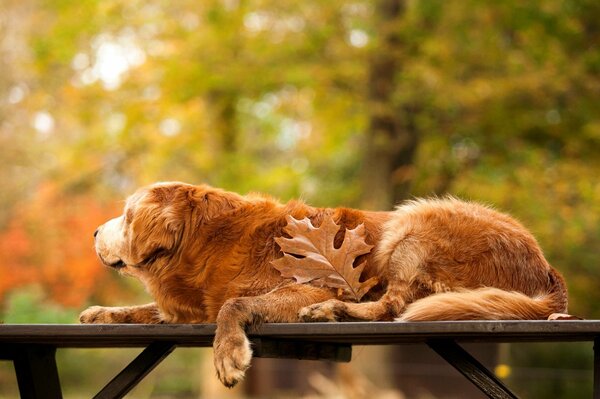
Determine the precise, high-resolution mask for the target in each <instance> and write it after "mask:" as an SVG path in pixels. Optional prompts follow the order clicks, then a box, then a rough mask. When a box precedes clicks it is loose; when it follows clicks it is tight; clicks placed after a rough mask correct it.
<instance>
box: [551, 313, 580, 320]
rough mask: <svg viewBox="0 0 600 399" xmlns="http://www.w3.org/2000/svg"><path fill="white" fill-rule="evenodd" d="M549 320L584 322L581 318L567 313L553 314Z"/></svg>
mask: <svg viewBox="0 0 600 399" xmlns="http://www.w3.org/2000/svg"><path fill="white" fill-rule="evenodd" d="M548 320H583V319H582V318H581V317H578V316H573V315H570V314H567V313H552V314H551V315H550V316H548Z"/></svg>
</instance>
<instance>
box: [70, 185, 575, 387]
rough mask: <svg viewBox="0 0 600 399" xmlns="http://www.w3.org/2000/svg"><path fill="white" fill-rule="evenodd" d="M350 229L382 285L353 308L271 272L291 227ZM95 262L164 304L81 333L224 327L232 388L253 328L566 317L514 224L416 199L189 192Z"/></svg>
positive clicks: (153, 208)
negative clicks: (373, 207) (355, 203)
mask: <svg viewBox="0 0 600 399" xmlns="http://www.w3.org/2000/svg"><path fill="white" fill-rule="evenodd" d="M287 216H292V217H294V218H296V219H302V218H308V219H309V220H310V221H311V222H312V224H313V225H314V226H320V224H321V223H322V221H323V220H324V218H325V217H331V218H333V220H334V221H335V222H336V224H338V225H339V226H340V231H339V232H338V234H337V235H336V236H335V245H336V246H337V247H339V245H340V244H341V242H342V241H343V236H344V232H345V231H346V230H349V229H354V228H356V227H357V226H358V225H360V224H363V225H364V228H365V241H366V243H367V244H369V245H373V246H374V247H373V249H372V250H371V252H370V253H368V254H365V255H362V256H361V258H362V259H360V261H361V262H362V261H364V262H365V267H364V269H363V271H362V280H363V281H364V280H367V279H369V278H371V277H376V278H378V279H379V283H378V284H377V285H376V286H375V287H373V289H371V290H370V291H369V292H368V293H367V294H366V295H365V296H364V297H363V299H362V300H361V301H360V302H358V303H356V302H348V301H342V300H340V299H338V297H337V290H336V289H333V288H330V287H327V286H316V285H311V284H310V283H307V284H297V283H295V281H294V280H292V279H287V278H284V277H282V276H281V274H280V272H279V271H278V270H276V269H275V268H274V267H273V265H272V264H271V262H272V261H273V260H275V259H278V258H280V257H282V253H281V248H280V247H279V246H278V244H277V243H276V241H275V239H276V238H277V237H282V236H285V232H284V229H285V226H286V223H287V222H286V217H287ZM94 237H95V249H96V252H97V255H98V257H99V258H100V260H101V261H102V263H104V264H105V265H107V266H110V267H112V268H114V269H117V270H118V271H119V272H120V273H122V274H125V275H131V276H134V277H137V278H138V279H139V280H141V281H142V283H143V284H144V285H145V287H146V289H147V290H148V292H149V293H150V294H151V295H152V296H153V298H154V299H155V302H153V303H151V304H146V305H141V306H132V307H101V306H93V307H91V308H88V309H87V310H85V311H83V312H82V314H81V316H80V321H81V322H82V323H215V322H216V324H217V329H216V333H215V339H214V344H213V347H214V357H215V368H216V371H217V375H218V377H219V379H220V380H221V382H223V384H224V385H226V386H228V387H232V386H234V385H235V384H236V383H237V382H239V381H240V380H241V379H243V377H244V373H245V371H246V369H247V368H248V367H249V365H250V360H251V357H252V351H251V347H250V342H249V341H248V338H247V337H246V334H245V329H246V328H248V327H250V326H252V325H256V324H258V323H262V322H299V321H305V322H311V321H344V320H354V321H356V320H371V321H375V320H388V321H391V320H401V321H422V320H469V319H482V320H507V319H546V318H547V317H548V316H549V315H550V314H552V313H562V312H566V309H567V289H566V286H565V282H564V280H563V278H562V276H561V275H560V273H559V272H558V271H556V270H555V269H553V268H552V267H551V266H550V265H549V264H548V262H547V261H546V259H545V258H544V255H543V253H542V250H541V249H540V247H539V245H538V243H537V242H536V240H535V239H534V238H533V236H532V235H531V234H530V233H529V232H528V231H527V230H526V229H525V228H524V227H523V226H522V225H521V224H520V223H519V222H517V221H516V220H515V219H513V218H511V217H510V216H507V215H505V214H502V213H499V212H497V211H495V210H493V209H491V208H489V207H487V206H483V205H480V204H477V203H473V202H465V201H461V200H459V199H456V198H452V197H447V198H433V199H417V200H413V201H408V202H406V203H404V204H402V205H400V206H399V207H397V208H396V210H394V211H392V212H372V211H362V210H355V209H349V208H335V209H333V208H315V207H311V206H309V205H306V204H305V203H303V202H302V201H290V202H288V203H285V204H282V203H280V202H278V201H276V200H275V199H273V198H271V197H269V196H265V195H259V194H249V195H246V196H242V195H238V194H236V193H232V192H227V191H224V190H221V189H217V188H212V187H209V186H207V185H199V186H194V185H189V184H184V183H178V182H169V183H156V184H153V185H150V186H148V187H144V188H141V189H140V190H138V191H137V192H136V193H134V194H133V195H132V196H130V197H129V198H128V199H127V201H126V204H125V207H124V212H123V215H121V216H119V217H117V218H115V219H112V220H110V221H108V222H107V223H106V224H104V225H102V226H100V227H99V228H98V230H96V232H95V233H94Z"/></svg>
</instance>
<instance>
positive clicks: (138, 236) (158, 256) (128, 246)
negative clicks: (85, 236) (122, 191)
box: [94, 183, 243, 274]
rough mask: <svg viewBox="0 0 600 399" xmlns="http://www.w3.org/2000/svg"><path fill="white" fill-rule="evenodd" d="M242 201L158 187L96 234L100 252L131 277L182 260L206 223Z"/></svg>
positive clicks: (185, 187) (209, 191) (132, 200)
mask: <svg viewBox="0 0 600 399" xmlns="http://www.w3.org/2000/svg"><path fill="white" fill-rule="evenodd" d="M242 198H243V197H240V196H238V195H237V194H234V193H229V192H225V191H222V190H218V189H214V188H211V187H209V186H204V185H202V186H192V185H189V184H184V183H157V184H153V185H151V186H148V187H144V188H142V189H140V190H138V191H137V192H136V193H135V194H133V195H132V196H130V197H129V198H128V199H127V201H126V203H125V208H124V211H123V215H121V216H119V217H117V218H114V219H112V220H109V221H108V222H107V223H105V224H103V225H102V226H100V227H99V228H98V230H96V232H95V233H94V237H95V247H96V253H97V254H98V257H99V258H100V260H101V261H102V262H103V263H104V264H105V265H108V266H111V267H114V268H116V269H119V270H121V271H123V272H125V273H127V274H138V273H139V272H140V271H150V270H151V269H152V267H153V266H154V265H155V264H156V263H159V261H163V263H164V261H165V260H172V259H176V258H177V257H179V256H180V255H181V253H182V250H183V249H184V248H185V247H186V246H187V245H189V244H190V241H191V237H193V236H194V235H195V234H197V233H198V230H199V229H200V228H201V227H202V224H203V223H205V222H207V221H209V220H210V219H212V218H214V217H216V216H218V215H221V214H223V213H224V212H227V211H230V210H232V209H234V208H235V207H236V206H238V205H239V203H240V201H241V200H242Z"/></svg>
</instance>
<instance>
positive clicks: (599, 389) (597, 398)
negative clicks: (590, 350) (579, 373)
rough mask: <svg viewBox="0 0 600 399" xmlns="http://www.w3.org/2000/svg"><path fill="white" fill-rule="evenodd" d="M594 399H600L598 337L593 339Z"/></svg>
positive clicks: (599, 338)
mask: <svg viewBox="0 0 600 399" xmlns="http://www.w3.org/2000/svg"><path fill="white" fill-rule="evenodd" d="M594 399H600V337H596V338H594Z"/></svg>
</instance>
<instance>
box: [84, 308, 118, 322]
mask: <svg viewBox="0 0 600 399" xmlns="http://www.w3.org/2000/svg"><path fill="white" fill-rule="evenodd" d="M79 322H80V323H81V324H106V323H114V322H115V321H114V318H113V310H112V308H109V307H105V306H92V307H89V308H87V309H86V310H84V311H83V312H81V314H80V315H79Z"/></svg>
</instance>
